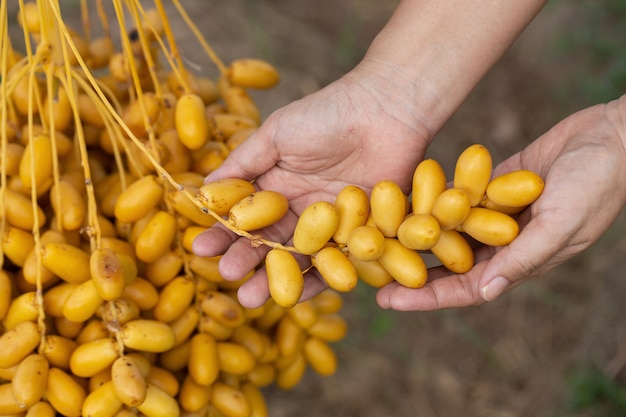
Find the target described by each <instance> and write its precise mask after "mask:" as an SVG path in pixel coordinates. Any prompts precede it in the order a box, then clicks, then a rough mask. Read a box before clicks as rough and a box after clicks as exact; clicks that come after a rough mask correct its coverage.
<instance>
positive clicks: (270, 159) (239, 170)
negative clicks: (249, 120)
mask: <svg viewBox="0 0 626 417" xmlns="http://www.w3.org/2000/svg"><path fill="white" fill-rule="evenodd" d="M268 126H270V124H269V123H267V122H266V123H265V124H264V125H263V126H261V127H260V128H259V130H257V131H256V132H255V133H253V134H252V135H250V137H248V139H246V140H245V141H244V142H243V143H241V144H240V145H239V146H237V147H236V148H235V149H234V150H233V151H232V152H231V153H230V154H229V155H228V158H226V160H225V161H224V162H223V163H222V164H221V165H220V166H219V168H217V169H216V170H214V171H212V172H211V173H210V174H209V175H207V176H206V177H205V179H204V182H205V183H209V182H213V181H217V180H220V179H224V178H242V179H246V180H252V179H255V178H256V177H258V176H259V175H261V174H263V173H264V172H266V171H267V170H269V169H270V168H271V167H273V166H274V165H276V163H277V162H278V161H279V159H280V158H279V155H278V151H277V150H276V147H275V146H274V145H273V144H272V137H273V129H270V128H269V127H268Z"/></svg>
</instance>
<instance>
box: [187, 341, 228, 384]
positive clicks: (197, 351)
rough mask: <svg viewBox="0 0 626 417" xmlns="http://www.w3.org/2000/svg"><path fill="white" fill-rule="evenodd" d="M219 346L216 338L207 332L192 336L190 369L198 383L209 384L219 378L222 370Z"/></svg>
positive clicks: (191, 375)
mask: <svg viewBox="0 0 626 417" xmlns="http://www.w3.org/2000/svg"><path fill="white" fill-rule="evenodd" d="M217 346H218V345H217V342H216V341H215V339H214V338H213V337H212V336H211V335H208V334H206V333H198V334H195V335H194V336H193V337H192V338H191V345H190V351H189V364H188V370H189V376H190V377H191V378H192V379H193V381H194V382H195V383H196V384H198V385H202V386H209V385H211V384H213V383H214V382H215V381H216V380H217V377H218V375H219V371H220V365H219V353H218V347H217Z"/></svg>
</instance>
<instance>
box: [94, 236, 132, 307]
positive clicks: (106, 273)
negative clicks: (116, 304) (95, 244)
mask: <svg viewBox="0 0 626 417" xmlns="http://www.w3.org/2000/svg"><path fill="white" fill-rule="evenodd" d="M89 269H90V271H91V279H92V281H93V283H94V285H95V287H96V290H97V291H98V294H99V295H100V297H102V299H103V300H105V301H112V300H116V299H118V298H120V297H121V296H122V293H123V292H124V287H125V284H126V280H125V276H124V270H123V267H122V262H121V261H120V258H118V256H117V255H116V254H115V252H113V250H111V249H109V248H98V249H95V250H94V251H93V252H92V253H91V256H90V258H89Z"/></svg>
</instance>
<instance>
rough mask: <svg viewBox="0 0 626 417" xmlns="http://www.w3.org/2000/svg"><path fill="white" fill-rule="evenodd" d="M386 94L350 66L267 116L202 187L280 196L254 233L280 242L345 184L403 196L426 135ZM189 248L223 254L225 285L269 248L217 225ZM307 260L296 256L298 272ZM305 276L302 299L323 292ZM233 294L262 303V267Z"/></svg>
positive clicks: (389, 90)
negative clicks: (241, 187) (283, 205)
mask: <svg viewBox="0 0 626 417" xmlns="http://www.w3.org/2000/svg"><path fill="white" fill-rule="evenodd" d="M393 89H394V86H393V85H392V84H391V82H390V81H389V79H388V78H387V77H383V76H379V75H378V74H376V73H375V72H374V71H370V70H368V69H364V67H363V66H361V67H357V69H355V70H353V71H352V72H351V73H349V74H347V75H346V76H344V77H343V78H341V79H340V80H338V81H336V82H334V83H333V84H331V85H329V86H328V87H326V88H324V89H322V90H320V91H318V92H316V93H314V94H312V95H310V96H308V97H305V98H303V99H301V100H299V101H296V102H294V103H291V104H289V105H288V106H286V107H284V108H282V109H280V110H278V111H276V112H275V113H273V114H272V115H271V116H270V117H269V118H268V119H267V120H266V121H265V123H263V125H262V126H261V127H260V128H259V130H258V131H257V132H255V133H254V134H253V135H252V136H251V137H249V138H248V139H247V140H246V141H245V142H244V143H242V144H241V145H240V146H239V147H237V148H236V149H235V150H234V151H233V152H232V154H231V155H230V156H229V157H228V159H227V160H226V161H224V163H223V164H222V166H221V167H220V168H219V169H217V170H216V171H214V172H213V173H211V174H210V175H209V176H208V177H207V178H206V181H207V182H210V181H215V180H218V179H223V178H243V179H246V180H252V179H254V180H255V182H254V183H255V186H256V187H257V189H259V190H263V189H269V190H274V191H278V192H280V193H281V194H283V195H284V196H285V197H287V199H288V200H289V204H290V211H289V212H288V214H287V215H286V216H285V217H284V218H283V219H282V220H281V221H279V222H278V223H276V224H274V225H272V226H270V227H268V228H265V229H263V230H259V231H255V232H254V233H255V234H260V235H262V236H263V237H264V238H266V239H267V240H270V241H274V242H279V243H289V240H290V239H291V236H292V233H293V230H294V228H295V225H296V222H297V216H298V215H299V214H300V213H301V212H302V211H303V210H304V208H305V207H306V206H308V205H309V204H311V203H313V202H316V201H321V200H326V201H331V202H332V201H334V197H335V196H336V195H337V194H338V193H339V192H340V191H341V190H342V189H343V188H344V187H345V186H347V185H350V184H352V185H357V186H359V187H361V188H363V189H364V190H366V191H369V190H371V188H372V187H373V185H374V184H375V183H376V182H378V181H379V180H381V179H389V180H393V181H394V182H396V183H398V184H400V185H401V186H402V187H403V188H404V190H405V191H407V192H408V189H409V188H410V182H411V178H412V173H413V170H414V168H415V166H416V165H417V164H418V162H419V161H420V160H421V159H422V158H423V155H424V152H425V149H426V146H427V145H428V144H429V143H430V140H431V137H432V132H431V131H429V129H428V128H426V127H425V125H424V124H422V123H421V120H420V118H419V112H418V111H417V110H415V109H413V108H412V106H411V105H410V102H409V101H408V100H406V101H405V100H402V98H401V97H400V96H399V95H398V94H396V93H394V92H393ZM193 250H194V252H195V253H196V254H197V255H201V256H216V255H222V254H223V256H222V258H221V259H220V262H219V270H220V273H221V274H222V276H223V277H224V278H225V279H227V280H237V279H240V278H242V277H244V276H245V275H246V274H248V273H249V272H250V271H251V270H252V269H254V268H255V267H257V266H258V265H259V263H260V262H261V261H262V260H263V259H264V257H265V254H266V253H267V252H268V251H269V248H268V247H267V246H261V247H258V248H253V247H252V245H251V244H250V242H249V241H248V239H247V238H239V237H238V236H237V235H235V234H234V233H232V232H230V231H228V230H226V228H224V227H223V226H222V225H216V226H214V227H212V228H210V229H208V230H206V231H205V232H203V233H202V234H201V235H199V236H198V237H197V238H196V240H195V241H194V244H193ZM308 260H309V257H301V258H300V261H301V262H302V265H301V266H302V268H303V269H305V268H306V267H307V266H308V265H307V264H306V262H308ZM306 275H307V277H306V280H305V282H306V283H305V291H304V294H303V299H306V298H308V297H310V296H312V295H314V294H316V293H317V292H319V291H320V290H321V289H323V288H324V286H325V285H324V284H323V282H322V281H321V279H320V278H319V276H318V273H317V271H316V270H315V269H311V270H310V271H309V272H308V273H307V274H306ZM238 296H239V301H240V302H241V304H242V305H244V306H246V307H256V306H259V305H261V304H263V303H264V302H265V301H266V300H267V299H268V298H269V290H268V286H267V276H266V274H265V271H264V269H263V268H261V269H260V270H259V271H258V272H257V273H256V274H255V275H254V276H253V277H252V278H251V279H250V280H248V281H247V282H246V283H245V284H243V285H242V287H241V288H240V290H239V293H238Z"/></svg>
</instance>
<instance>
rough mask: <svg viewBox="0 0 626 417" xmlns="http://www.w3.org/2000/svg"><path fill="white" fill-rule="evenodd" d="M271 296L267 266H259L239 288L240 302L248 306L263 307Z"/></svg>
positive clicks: (238, 297)
mask: <svg viewBox="0 0 626 417" xmlns="http://www.w3.org/2000/svg"><path fill="white" fill-rule="evenodd" d="M269 298H270V289H269V286H268V284H267V273H266V272H265V268H259V270H258V271H257V272H255V273H254V275H252V277H250V279H249V280H247V281H246V282H244V283H243V284H241V286H240V287H239V289H238V290H237V299H238V300H239V303H240V304H241V305H242V306H243V307H246V308H258V307H261V306H262V305H263V304H265V302H266V301H267V300H269Z"/></svg>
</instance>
